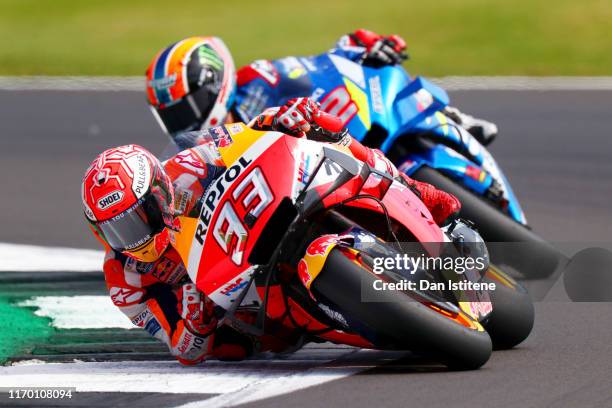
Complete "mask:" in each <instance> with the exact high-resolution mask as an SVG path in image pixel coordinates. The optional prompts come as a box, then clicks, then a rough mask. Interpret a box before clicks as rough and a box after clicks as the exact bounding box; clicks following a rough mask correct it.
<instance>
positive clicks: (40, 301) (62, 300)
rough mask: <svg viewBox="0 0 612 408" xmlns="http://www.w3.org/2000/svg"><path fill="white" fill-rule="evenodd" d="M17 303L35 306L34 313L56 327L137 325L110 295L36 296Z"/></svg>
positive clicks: (83, 327)
mask: <svg viewBox="0 0 612 408" xmlns="http://www.w3.org/2000/svg"><path fill="white" fill-rule="evenodd" d="M17 306H22V307H36V308H37V310H36V311H35V312H34V314H35V315H37V316H43V317H49V318H51V325H52V326H53V327H55V328H58V329H105V328H121V329H133V328H135V327H136V326H134V325H133V324H132V322H131V321H130V319H128V318H127V317H126V316H125V315H124V314H123V313H121V311H120V310H119V309H118V308H117V307H116V306H115V305H114V304H113V302H112V301H111V299H110V297H109V296H36V297H33V298H32V299H28V300H24V301H22V302H19V303H18V304H17ZM93 316H95V317H93Z"/></svg>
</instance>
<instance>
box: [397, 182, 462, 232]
mask: <svg viewBox="0 0 612 408" xmlns="http://www.w3.org/2000/svg"><path fill="white" fill-rule="evenodd" d="M400 178H401V179H402V181H403V183H404V184H406V185H407V186H408V187H410V188H411V189H412V190H413V191H415V192H416V193H417V195H418V196H419V197H420V198H421V200H422V201H423V203H424V204H425V207H427V209H428V210H429V212H430V213H431V215H432V216H433V219H434V221H435V222H436V224H438V225H439V226H440V227H444V226H446V225H448V224H449V223H451V222H452V221H453V220H455V219H456V218H457V215H458V214H459V210H461V202H460V201H459V199H458V198H457V197H455V196H454V195H452V194H450V193H447V192H446V191H442V190H439V189H437V188H436V187H434V186H432V185H431V184H427V183H424V182H422V181H418V180H415V179H412V178H410V177H408V176H407V175H405V174H404V173H400Z"/></svg>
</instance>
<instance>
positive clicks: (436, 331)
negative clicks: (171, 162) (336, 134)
mask: <svg viewBox="0 0 612 408" xmlns="http://www.w3.org/2000/svg"><path fill="white" fill-rule="evenodd" d="M211 133H213V132H211ZM221 134H222V135H223V137H222V139H223V140H222V142H223V143H220V141H219V140H218V139H219V135H221ZM214 135H215V136H214V137H215V140H216V141H217V143H216V145H217V146H219V147H218V153H219V155H220V157H221V159H222V160H223V162H224V163H225V165H226V169H225V171H224V173H223V174H222V175H221V176H220V177H219V178H218V179H217V180H216V181H215V182H214V183H213V184H211V185H210V186H209V188H208V189H207V191H206V193H205V194H204V196H203V197H202V199H201V203H202V208H201V212H200V216H199V218H197V219H195V218H187V217H181V224H182V228H181V232H180V233H178V234H177V236H176V237H175V246H176V247H177V249H178V250H179V252H180V253H181V256H182V257H183V260H184V261H185V264H186V265H187V269H188V271H189V275H190V277H191V279H192V280H193V281H194V282H195V283H196V286H197V287H198V289H199V290H201V291H202V292H204V293H205V294H206V295H207V296H208V297H210V298H211V299H212V300H213V301H214V302H215V304H216V305H217V306H218V307H219V308H222V309H223V316H224V318H223V319H222V324H228V325H231V326H233V327H235V328H236V329H238V330H240V331H243V332H247V333H251V334H253V335H255V336H261V335H275V336H278V335H279V334H278V333H289V334H287V336H288V337H291V339H290V338H288V339H286V340H287V342H290V341H294V340H295V337H296V336H299V337H300V338H302V339H306V340H307V341H331V342H334V343H340V344H347V345H352V346H356V347H364V348H376V349H386V350H410V351H413V352H416V353H419V354H423V355H427V356H430V357H431V358H433V359H434V360H435V361H439V362H441V363H443V364H446V365H448V366H449V367H453V368H459V369H475V368H478V367H480V366H482V365H483V364H484V363H485V362H486V361H487V360H488V359H489V357H490V355H491V351H492V348H493V347H494V346H495V347H499V348H507V347H512V346H514V345H516V344H518V343H520V342H521V341H523V340H524V339H525V338H526V337H527V336H528V334H529V332H530V331H531V328H532V325H533V306H532V303H531V300H530V298H529V296H528V294H527V293H526V292H525V291H524V289H523V288H522V287H521V286H520V285H519V284H517V283H516V282H515V281H514V280H512V278H510V277H509V276H507V275H506V274H504V273H503V272H501V271H500V270H498V269H497V268H495V267H494V266H492V265H491V266H489V267H485V268H484V270H476V271H469V272H466V273H463V274H461V275H460V274H458V273H456V272H455V271H448V270H439V269H436V270H428V269H426V268H422V267H418V266H414V265H413V268H412V269H411V270H409V271H407V270H405V269H401V270H398V269H397V268H383V270H382V271H381V270H376V271H375V269H376V268H375V264H376V262H377V261H376V259H377V258H394V257H397V256H398V255H400V256H401V255H403V254H405V253H406V252H407V251H410V250H412V249H413V248H414V247H415V246H417V247H419V248H420V249H421V251H422V252H423V253H425V254H427V255H430V256H433V255H436V251H437V252H438V255H439V253H440V251H447V249H445V248H446V247H448V246H453V247H455V248H457V245H456V243H457V241H458V240H459V241H470V240H471V239H470V236H471V235H470V234H472V236H473V235H475V236H476V237H477V238H476V241H478V239H479V237H478V234H477V233H475V232H473V230H471V229H470V228H469V227H468V226H467V225H466V224H465V223H462V222H459V223H454V224H453V225H452V226H451V227H449V228H448V229H445V230H443V229H441V228H440V227H439V226H438V225H436V223H435V222H434V221H433V219H432V217H431V214H430V213H429V211H428V210H427V208H426V207H425V206H424V204H423V203H422V202H421V200H420V199H419V198H418V197H417V196H416V195H415V194H414V193H413V192H412V191H411V189H410V188H409V187H407V186H405V185H403V184H401V183H400V182H398V181H396V180H394V179H393V178H391V176H389V175H388V174H385V173H382V172H379V171H377V170H375V169H373V168H372V167H371V166H369V165H368V164H366V163H363V162H361V161H358V160H356V159H355V158H353V157H352V156H351V155H350V152H349V151H348V149H345V148H343V147H339V146H336V145H333V146H332V145H328V144H323V143H318V142H315V141H312V140H306V139H300V138H295V137H292V136H288V135H285V134H282V133H278V132H262V131H256V130H253V129H250V128H248V127H246V126H244V125H243V124H233V125H227V126H224V127H219V128H216V131H215V132H214ZM200 137H202V138H206V137H212V136H210V134H209V135H203V136H202V135H200ZM470 231H472V232H470ZM480 243H481V244H482V241H480ZM407 248H411V249H407ZM474 248H476V247H475V246H472V247H470V250H471V251H472V255H479V254H474ZM479 250H480V251H482V253H481V254H480V255H482V256H483V257H485V258H486V255H487V254H486V247H485V246H484V245H480V249H479ZM477 251H478V250H477ZM379 269H380V268H379ZM459 277H460V278H461V279H463V280H467V281H472V282H494V283H495V284H496V286H497V288H498V289H497V290H495V291H492V292H486V291H479V290H471V289H468V290H466V289H459V290H449V289H444V288H439V285H427V287H426V288H419V285H416V289H415V287H412V288H410V289H407V288H405V286H406V282H410V281H413V282H415V283H416V282H422V281H424V280H425V281H427V282H430V283H432V282H433V283H435V282H438V283H439V282H445V281H448V282H451V281H453V280H454V281H457V280H458V279H459ZM392 284H393V285H392ZM400 284H401V285H400ZM402 285H403V286H402ZM383 286H384V287H386V288H389V287H394V288H395V289H394V290H381V289H380V288H381V287H383ZM398 288H399V289H398ZM245 310H248V311H251V312H252V313H253V314H254V315H255V316H256V318H255V319H252V321H249V322H246V321H244V319H241V318H239V316H240V313H241V312H242V311H245ZM279 327H281V328H283V330H278V329H279Z"/></svg>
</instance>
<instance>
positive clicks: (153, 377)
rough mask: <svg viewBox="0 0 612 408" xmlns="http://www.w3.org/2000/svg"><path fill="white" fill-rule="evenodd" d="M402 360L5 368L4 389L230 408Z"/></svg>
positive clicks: (0, 379)
mask: <svg viewBox="0 0 612 408" xmlns="http://www.w3.org/2000/svg"><path fill="white" fill-rule="evenodd" d="M401 355H402V354H401V353H400V354H398V353H394V354H393V355H391V354H389V353H386V352H380V351H371V350H358V349H354V348H350V347H340V346H330V345H327V344H323V345H313V346H307V347H305V348H304V349H302V350H300V351H298V352H296V353H294V354H292V355H289V356H287V357H286V358H283V359H279V358H277V357H276V358H274V357H272V358H269V359H260V360H246V361H242V362H221V361H207V362H205V363H204V364H202V365H200V366H195V367H181V366H180V365H179V364H178V363H177V362H173V361H160V362H157V361H152V362H105V363H84V362H75V363H67V364H59V363H53V364H43V363H40V362H32V363H31V364H28V363H19V364H17V365H14V366H9V367H0V386H1V387H40V386H44V387H76V389H77V392H79V391H81V392H166V393H202V394H221V395H219V396H217V397H213V398H209V399H206V400H203V401H201V402H196V403H191V404H188V405H186V407H197V406H206V407H227V406H233V405H238V404H243V403H246V402H251V401H256V400H259V399H263V398H269V397H273V396H276V395H281V394H286V393H290V392H294V391H297V390H299V389H303V388H306V387H311V386H314V385H318V384H322V383H325V382H328V381H332V380H337V379H340V378H344V377H346V376H349V375H352V374H355V373H357V372H360V371H363V370H366V369H368V368H372V367H375V366H376V365H377V364H380V363H381V362H382V360H381V359H383V358H398V357H401ZM348 358H350V360H348ZM338 359H340V360H338ZM344 359H346V361H343V360H344Z"/></svg>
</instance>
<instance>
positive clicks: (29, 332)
mask: <svg viewBox="0 0 612 408" xmlns="http://www.w3.org/2000/svg"><path fill="white" fill-rule="evenodd" d="M106 294H107V293H106V289H105V285H104V280H103V276H102V274H82V273H70V272H66V273H63V272H59V273H57V272H56V273H49V272H46V273H36V272H30V273H22V272H1V273H0V365H2V364H6V363H10V362H11V361H15V360H23V359H26V360H27V359H34V358H35V359H40V360H45V361H58V362H60V361H73V360H74V359H78V360H83V361H106V360H139V359H151V358H155V359H167V358H171V357H170V356H169V354H168V351H167V348H166V346H165V345H164V344H162V343H160V342H158V341H157V340H155V339H154V338H153V337H151V336H150V335H149V334H148V333H147V332H145V331H144V330H141V329H135V330H126V329H116V328H106V329H56V328H54V327H52V321H51V319H49V318H46V317H40V316H36V315H35V314H34V312H35V308H32V307H19V306H17V304H18V303H19V302H20V301H22V300H25V299H29V298H31V297H33V296H74V295H106ZM92 318H95V316H92Z"/></svg>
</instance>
